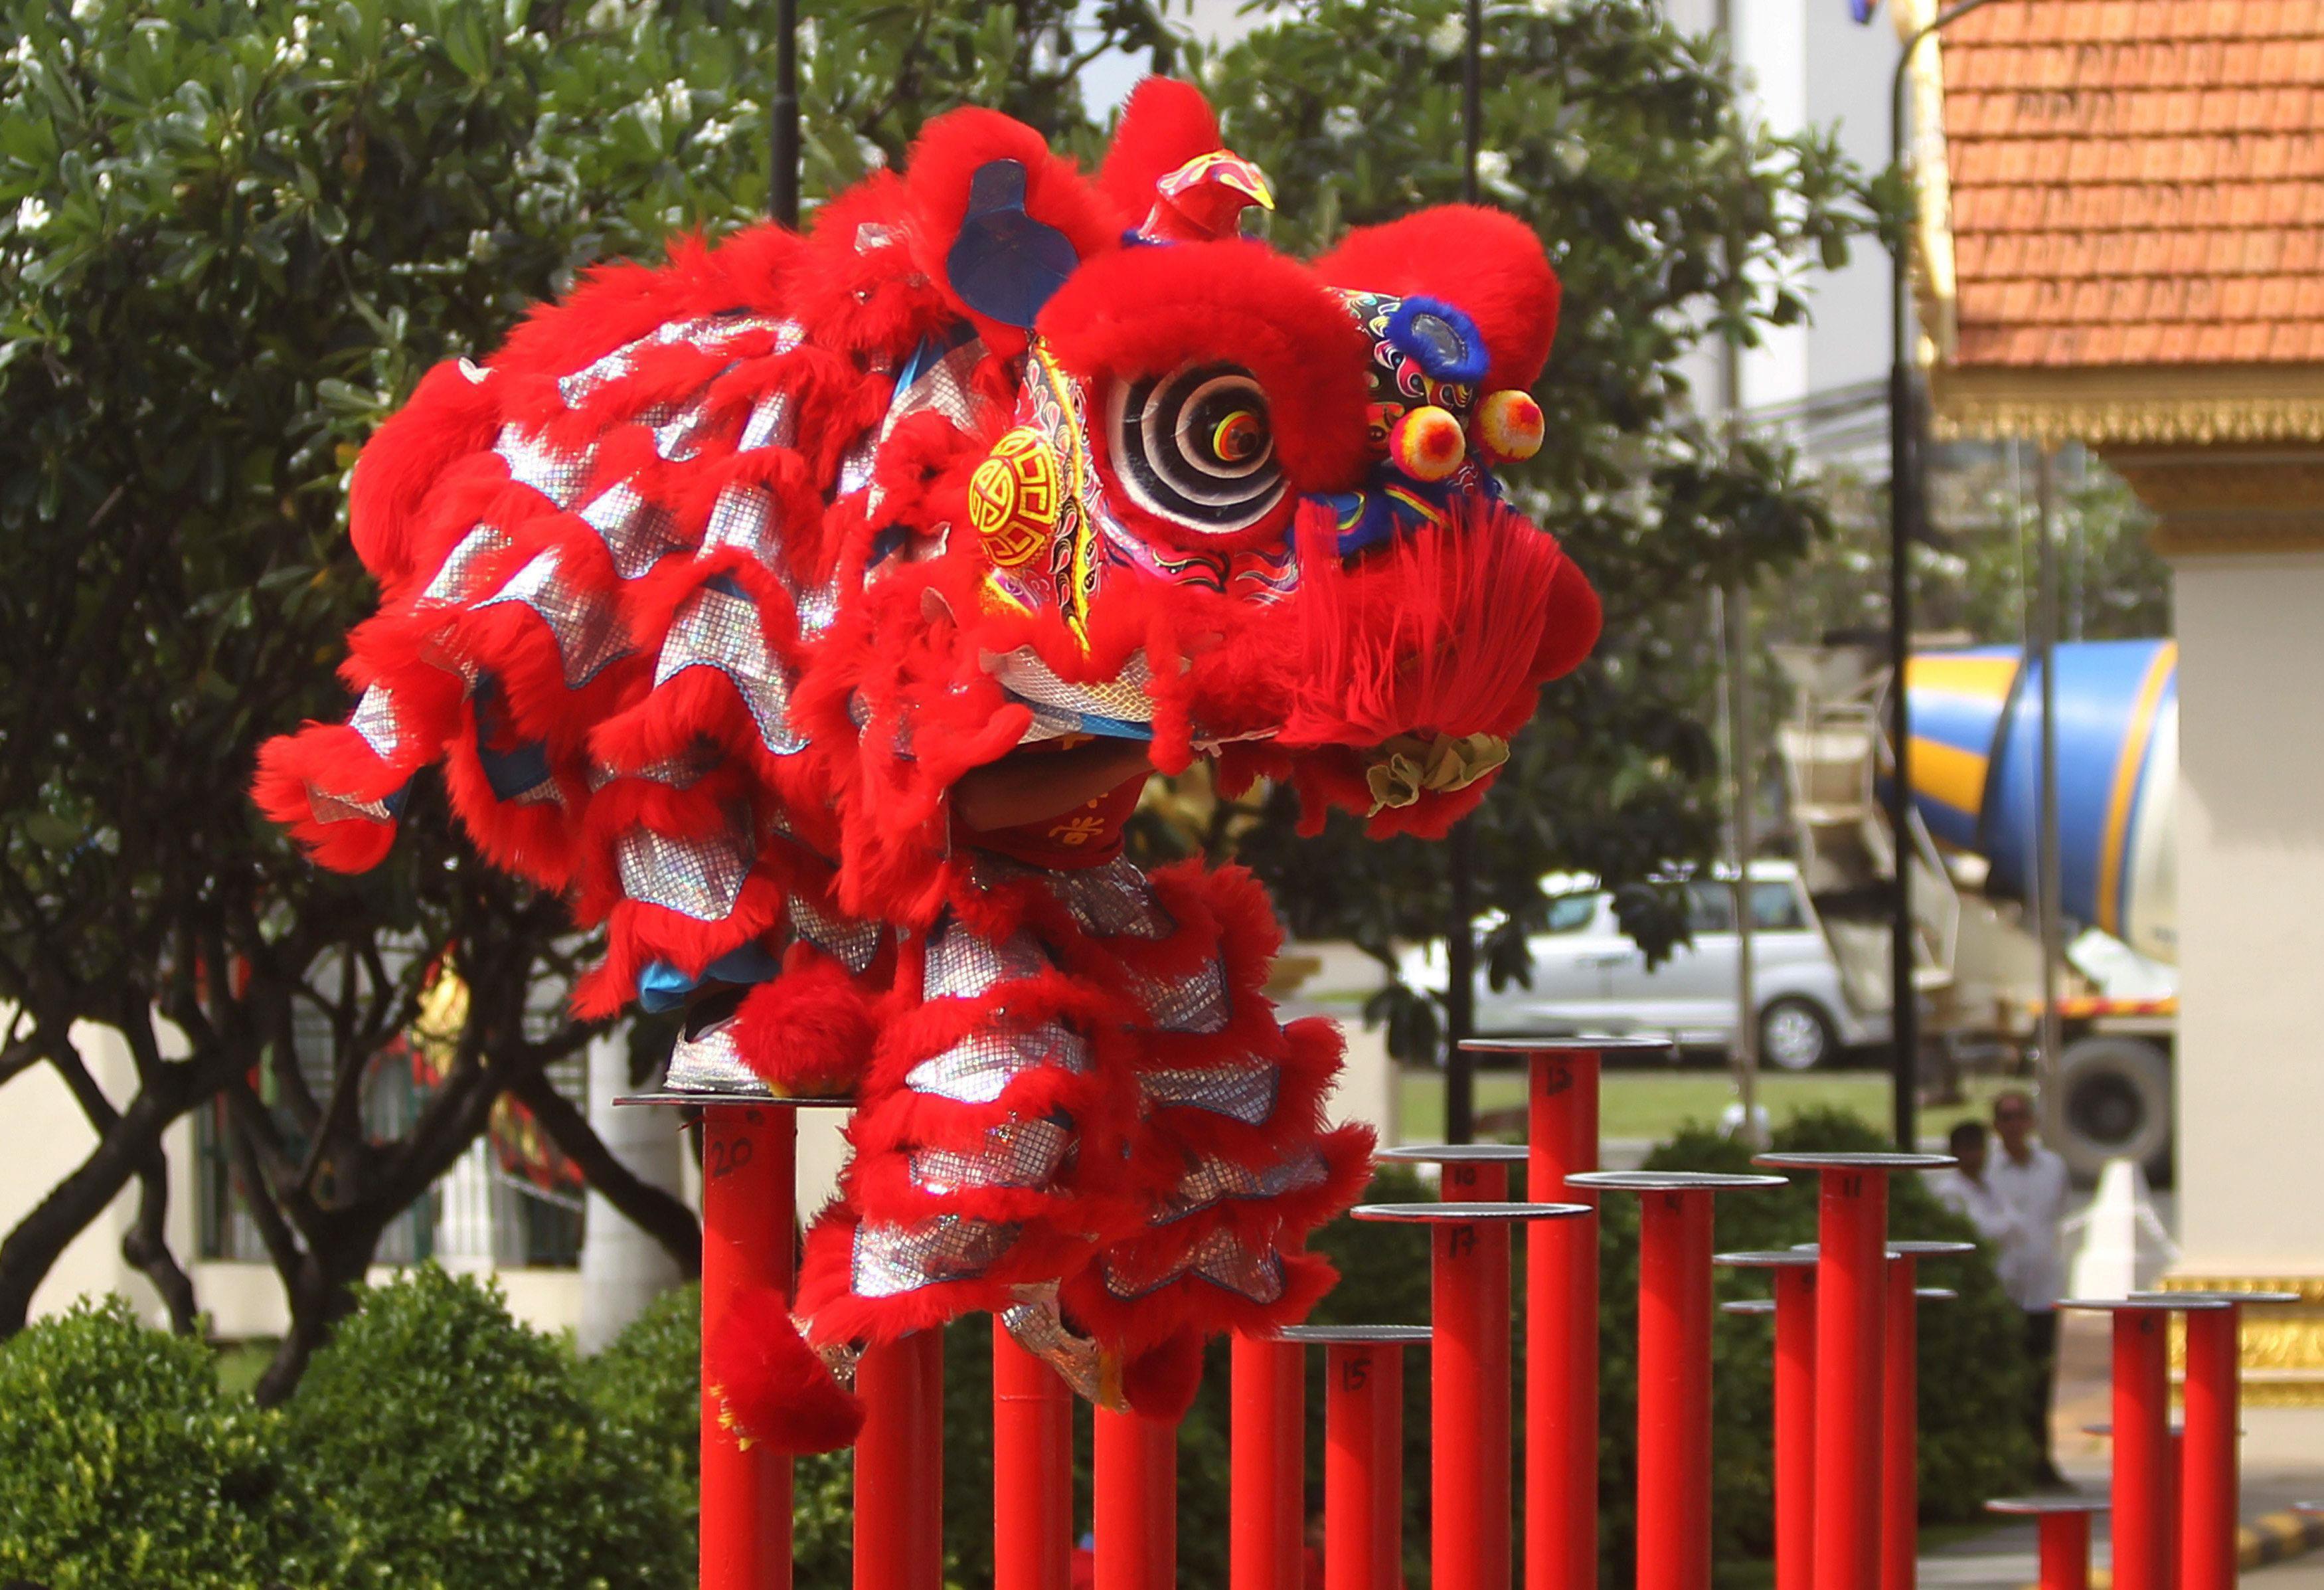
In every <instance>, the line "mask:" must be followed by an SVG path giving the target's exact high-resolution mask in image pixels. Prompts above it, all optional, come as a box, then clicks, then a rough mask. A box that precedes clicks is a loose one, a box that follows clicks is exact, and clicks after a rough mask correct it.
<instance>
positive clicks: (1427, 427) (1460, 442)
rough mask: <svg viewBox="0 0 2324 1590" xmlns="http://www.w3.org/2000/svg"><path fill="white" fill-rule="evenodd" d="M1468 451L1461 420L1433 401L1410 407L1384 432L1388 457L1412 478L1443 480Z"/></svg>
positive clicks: (1458, 466) (1457, 466)
mask: <svg viewBox="0 0 2324 1590" xmlns="http://www.w3.org/2000/svg"><path fill="white" fill-rule="evenodd" d="M1468 453H1469V443H1468V439H1466V438H1465V437H1463V436H1462V434H1461V421H1458V420H1455V419H1454V418H1453V417H1452V412H1451V411H1449V410H1445V409H1440V408H1437V407H1436V406H1435V405H1434V404H1433V403H1432V404H1428V405H1425V406H1424V407H1421V408H1417V409H1415V410H1413V411H1411V412H1410V413H1408V414H1406V416H1405V417H1404V418H1403V419H1401V420H1399V421H1397V422H1396V429H1395V430H1391V431H1389V432H1388V458H1390V459H1392V460H1393V461H1394V462H1395V464H1396V467H1397V468H1398V469H1401V470H1403V471H1404V472H1405V474H1406V475H1408V476H1411V477H1412V478H1413V479H1415V480H1443V478H1445V477H1446V476H1449V475H1451V474H1452V472H1453V471H1454V470H1456V469H1458V468H1460V467H1461V460H1462V458H1466V457H1468Z"/></svg>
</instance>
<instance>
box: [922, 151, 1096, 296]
mask: <svg viewBox="0 0 2324 1590" xmlns="http://www.w3.org/2000/svg"><path fill="white" fill-rule="evenodd" d="M1080 263H1081V260H1080V258H1079V257H1078V256H1077V255H1075V254H1074V245H1073V241H1072V240H1071V239H1070V238H1068V237H1067V236H1065V234H1064V233H1063V232H1060V231H1058V230H1057V229H1056V227H1055V226H1049V225H1048V224H1047V223H1046V222H1043V221H1037V220H1035V219H1034V218H1033V217H1031V216H1030V215H1028V214H1027V213H1026V210H1025V167H1024V163H1023V162H1020V161H1013V160H989V161H986V162H984V163H983V164H982V165H981V166H979V167H977V168H976V174H975V175H974V176H973V177H971V178H970V179H969V182H968V214H967V216H966V217H964V218H963V219H962V221H961V224H960V236H957V237H955V238H954V239H953V245H952V252H951V253H950V254H946V255H945V280H946V281H948V282H951V283H952V290H953V291H954V292H957V293H958V294H960V298H961V301H962V302H963V303H965V304H966V305H967V306H968V307H969V308H970V309H973V310H975V311H976V312H977V313H978V314H980V315H983V316H986V317H988V318H990V319H995V320H998V321H1000V322H1001V324H1002V325H1004V326H1022V327H1028V328H1029V327H1030V326H1031V325H1032V324H1033V321H1034V319H1035V318H1036V317H1037V316H1038V315H1039V314H1040V312H1041V306H1042V305H1043V304H1045V303H1047V302H1048V301H1049V298H1050V295H1051V294H1052V293H1054V292H1056V291H1057V289H1058V288H1060V287H1063V286H1064V285H1065V278H1066V277H1068V276H1070V275H1072V274H1073V273H1074V267H1075V266H1077V265H1079V264H1080Z"/></svg>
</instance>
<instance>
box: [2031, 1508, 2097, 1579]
mask: <svg viewBox="0 0 2324 1590" xmlns="http://www.w3.org/2000/svg"><path fill="white" fill-rule="evenodd" d="M2040 1528H2041V1530H2042V1545H2041V1552H2042V1558H2041V1572H2042V1582H2041V1585H2040V1590H2090V1515H2089V1513H2087V1512H2045V1513H2043V1515H2042V1521H2041V1525H2040Z"/></svg>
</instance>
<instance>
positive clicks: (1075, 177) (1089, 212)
mask: <svg viewBox="0 0 2324 1590" xmlns="http://www.w3.org/2000/svg"><path fill="white" fill-rule="evenodd" d="M996 160H1013V161H1016V162H1018V163H1019V164H1020V165H1022V166H1023V167H1024V168H1025V210H1026V213H1027V214H1028V215H1030V216H1031V217H1033V218H1034V219H1036V220H1037V221H1041V222H1043V223H1045V224H1046V225H1048V226H1054V227H1056V229H1057V230H1058V231H1060V232H1062V233H1064V234H1065V238H1066V240H1067V241H1068V242H1070V243H1071V244H1072V245H1074V254H1076V255H1077V256H1079V257H1080V259H1081V260H1082V262H1083V263H1084V265H1086V264H1087V263H1088V262H1089V261H1091V260H1093V259H1094V258H1096V257H1097V256H1098V255H1100V254H1106V253H1109V252H1111V251H1112V250H1114V249H1117V248H1119V247H1120V237H1119V235H1118V234H1119V228H1118V227H1116V226H1114V225H1113V223H1112V217H1111V215H1110V214H1109V213H1108V207H1107V206H1106V205H1105V204H1104V203H1103V202H1102V201H1101V200H1100V199H1098V197H1097V195H1096V194H1094V193H1093V192H1092V191H1091V190H1090V188H1089V184H1088V183H1087V182H1086V181H1085V180H1084V179H1083V177H1082V174H1081V172H1080V171H1077V170H1076V169H1075V168H1074V163H1073V162H1071V161H1069V160H1067V159H1065V157H1064V156H1062V155H1057V154H1052V153H1050V152H1049V146H1048V144H1047V143H1045V142H1044V141H1043V140H1042V137H1041V134H1038V133H1037V132H1035V131H1034V130H1033V129H1032V128H1030V127H1028V126H1027V125H1025V124H1024V123H1022V122H1019V121H1013V120H1011V119H1010V117H1008V116H1002V115H1001V113H1000V112H999V111H994V110H982V109H978V108H975V107H973V106H971V107H968V108H964V109H961V110H954V111H947V112H945V114H944V115H943V116H938V117H936V120H934V121H932V122H930V123H928V125H927V126H926V127H924V128H922V129H921V131H920V136H919V141H918V143H914V144H913V145H912V149H911V153H910V156H909V158H908V160H907V161H906V162H905V177H904V183H905V188H906V190H907V193H908V200H909V203H910V206H911V238H910V247H911V251H912V259H913V263H915V264H917V265H918V267H919V269H920V271H921V273H923V274H924V275H926V276H927V278H928V280H929V281H930V282H937V283H944V282H946V281H947V276H946V266H945V258H946V256H947V255H948V254H950V253H951V252H952V245H953V241H954V238H956V237H957V236H959V235H960V226H961V221H962V219H963V218H964V217H965V216H966V215H967V214H968V189H969V180H970V179H971V178H973V176H974V175H975V174H976V171H977V168H978V167H980V166H982V165H983V164H985V163H986V162H989V161H996ZM945 291H946V295H947V297H949V298H951V300H952V301H953V303H954V308H955V309H956V310H958V311H959V313H960V315H961V316H962V318H963V319H966V320H968V321H970V322H971V323H972V324H973V325H974V326H975V327H976V329H977V333H978V335H980V336H982V337H983V338H984V344H985V346H986V347H990V348H991V349H993V350H995V351H996V352H1000V353H1006V354H1014V353H1017V352H1019V351H1021V350H1022V349H1023V347H1024V346H1025V333H1024V332H1023V331H1021V330H1019V328H1016V327H1014V326H1003V325H1001V324H1000V323H999V322H998V321H995V320H991V319H986V318H985V317H984V316H982V315H980V314H978V313H977V312H976V311H975V310H972V309H970V308H969V307H968V305H967V304H966V303H964V302H962V301H961V300H960V299H959V297H958V295H957V294H954V293H952V292H951V291H950V289H949V288H948V287H947V288H946V289H945Z"/></svg>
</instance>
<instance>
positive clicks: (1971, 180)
mask: <svg viewBox="0 0 2324 1590" xmlns="http://www.w3.org/2000/svg"><path fill="white" fill-rule="evenodd" d="M1941 59H1942V61H1943V72H1944V87H1945V100H1944V131H1945V144H1946V161H1947V164H1948V166H1949V168H1950V182H1951V192H1950V199H1951V236H1952V245H1953V266H1954V276H1955V282H1956V293H1957V296H1956V300H1955V310H1956V325H1957V327H1958V337H1957V341H1956V343H1955V348H1954V354H1953V359H1952V362H1953V364H1954V365H1957V366H1978V365H1984V366H1992V365H2041V366H2051V367H2056V366H2061V365H2127V364H2138V365H2151V364H2219V363H2228V362H2235V363H2271V364H2280V363H2295V362H2303V361H2310V360H2324V0H1997V3H1996V4H1994V5H1987V7H1986V8H1985V9H1983V10H1981V11H1978V12H1974V13H1972V14H1969V15H1968V16H1965V17H1963V18H1962V19H1961V20H1960V22H1958V23H1954V24H1953V25H1952V26H1951V27H1950V28H1948V29H1947V30H1946V32H1945V34H1944V40H1943V49H1942V55H1941Z"/></svg>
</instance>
